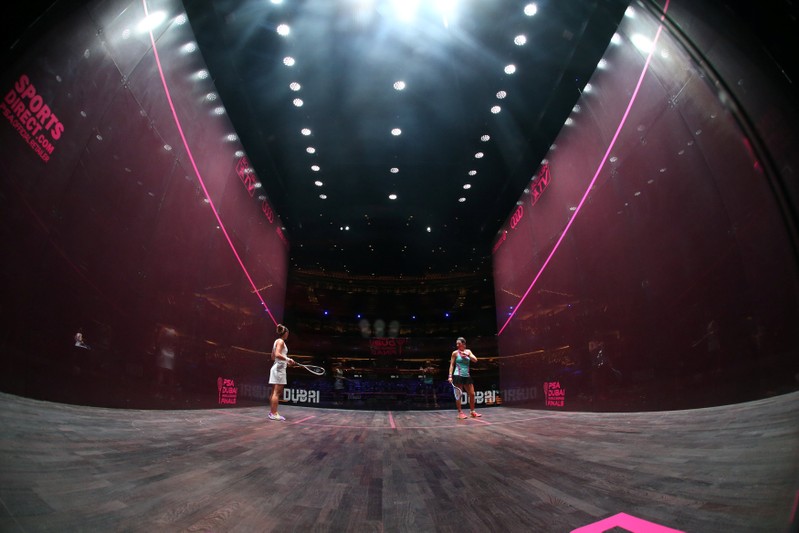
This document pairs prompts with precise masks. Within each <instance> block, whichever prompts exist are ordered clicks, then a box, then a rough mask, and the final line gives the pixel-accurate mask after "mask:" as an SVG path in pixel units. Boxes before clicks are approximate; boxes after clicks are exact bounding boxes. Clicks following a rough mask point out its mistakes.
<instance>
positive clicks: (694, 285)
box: [493, 1, 799, 411]
mask: <svg viewBox="0 0 799 533" xmlns="http://www.w3.org/2000/svg"><path fill="white" fill-rule="evenodd" d="M695 4H696V3H693V2H683V1H677V2H675V1H671V2H659V3H658V4H657V5H656V4H655V3H654V2H645V3H638V2H633V3H632V4H631V6H630V9H629V10H628V12H627V15H626V16H625V17H624V20H623V21H622V23H621V24H620V26H619V28H618V31H617V34H616V36H614V39H613V41H612V42H611V44H610V45H609V47H608V49H607V51H606V54H605V56H604V58H603V60H602V62H601V63H600V64H599V65H598V67H597V70H596V71H595V73H594V75H593V77H592V78H591V79H590V81H589V84H588V85H587V86H586V87H585V88H584V90H583V92H582V96H581V98H580V100H579V102H578V104H577V106H576V107H575V108H574V110H573V112H572V114H571V116H570V117H569V120H568V121H567V123H566V124H565V125H564V127H563V129H562V130H561V132H560V134H559V136H558V137H557V139H556V140H555V142H554V144H553V145H552V147H551V150H550V151H549V153H548V154H547V156H546V159H545V160H544V161H543V162H542V165H541V167H540V168H538V169H531V175H532V179H531V181H530V184H529V186H528V188H527V189H526V190H525V191H524V193H523V194H522V195H521V197H520V199H519V202H518V205H517V206H516V208H515V209H514V211H513V212H512V213H510V214H509V217H508V219H507V221H506V223H505V225H504V226H503V228H502V229H501V231H500V233H499V235H498V237H497V240H496V243H495V245H494V251H493V264H494V285H495V295H496V303H497V328H498V331H499V337H498V345H499V356H500V357H499V358H498V360H499V361H500V381H501V388H502V389H503V391H510V392H513V391H530V390H532V391H534V394H521V395H518V397H514V396H513V395H512V394H506V395H505V397H504V400H505V404H506V405H528V406H530V407H533V408H544V409H567V410H596V411H626V410H663V409H681V408H696V407H702V406H709V405H718V404H725V403H735V402H740V401H745V400H751V399H755V398H762V397H766V396H772V395H776V394H781V393H785V392H789V391H794V390H796V389H797V388H799V358H798V357H797V347H798V346H799V333H798V331H797V328H796V324H797V323H799V316H798V313H797V303H798V302H799V282H798V279H799V277H798V276H797V272H798V270H797V261H796V257H797V256H796V249H797V240H796V215H795V213H796V206H797V205H799V202H797V194H796V182H795V176H794V173H795V169H796V168H797V165H796V163H797V161H796V158H797V156H796V153H795V147H796V146H797V135H796V130H795V124H796V118H797V113H796V103H795V102H794V101H793V99H792V98H791V96H790V93H789V92H788V86H787V83H786V79H785V78H784V77H783V76H782V75H781V74H780V72H779V69H778V68H777V65H776V64H775V63H774V61H773V60H772V59H770V58H769V57H767V56H766V55H765V53H764V47H763V46H762V43H761V42H760V41H759V40H758V37H757V36H756V35H754V34H752V33H751V26H750V25H749V24H748V23H747V21H745V20H743V19H742V18H740V17H737V16H736V15H735V14H734V13H731V12H729V11H726V10H725V9H722V8H718V7H715V8H714V7H712V6H706V5H704V4H706V3H700V4H703V5H702V6H697V5H695ZM664 15H665V16H664ZM661 16H664V18H663V19H661Z"/></svg>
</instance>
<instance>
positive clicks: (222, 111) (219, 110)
mask: <svg viewBox="0 0 799 533" xmlns="http://www.w3.org/2000/svg"><path fill="white" fill-rule="evenodd" d="M224 114H225V108H224V107H222V106H219V107H215V108H214V115H224Z"/></svg>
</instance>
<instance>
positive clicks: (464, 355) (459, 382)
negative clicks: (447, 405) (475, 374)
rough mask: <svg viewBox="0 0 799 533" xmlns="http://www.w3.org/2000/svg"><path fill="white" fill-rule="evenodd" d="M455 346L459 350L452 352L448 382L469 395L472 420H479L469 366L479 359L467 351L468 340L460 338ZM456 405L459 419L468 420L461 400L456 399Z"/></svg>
mask: <svg viewBox="0 0 799 533" xmlns="http://www.w3.org/2000/svg"><path fill="white" fill-rule="evenodd" d="M455 346H456V347H457V348H458V349H457V350H455V351H454V352H452V357H451V358H450V360H449V379H448V381H449V382H450V383H452V384H454V385H455V386H456V387H458V388H459V389H461V390H465V391H466V393H467V394H468V395H469V408H470V409H471V415H472V418H477V417H479V416H482V415H480V414H479V413H478V412H477V411H475V410H474V381H473V380H472V376H470V375H469V364H470V363H472V362H475V363H476V362H477V357H476V356H475V355H474V354H473V353H472V351H471V350H467V349H466V339H464V338H463V337H458V340H456V341H455ZM455 405H456V406H457V407H458V419H460V420H463V419H464V418H468V417H467V416H466V415H465V414H463V411H462V410H461V399H460V398H456V399H455Z"/></svg>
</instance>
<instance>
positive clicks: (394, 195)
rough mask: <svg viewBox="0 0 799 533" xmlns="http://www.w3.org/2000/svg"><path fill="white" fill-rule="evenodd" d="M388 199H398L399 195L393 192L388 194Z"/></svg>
mask: <svg viewBox="0 0 799 533" xmlns="http://www.w3.org/2000/svg"><path fill="white" fill-rule="evenodd" d="M388 199H389V200H396V199H397V195H396V194H394V193H391V194H389V195H388Z"/></svg>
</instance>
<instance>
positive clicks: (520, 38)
mask: <svg viewBox="0 0 799 533" xmlns="http://www.w3.org/2000/svg"><path fill="white" fill-rule="evenodd" d="M513 44H515V45H516V46H523V45H525V44H527V37H525V36H524V35H517V36H516V37H514V38H513Z"/></svg>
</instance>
